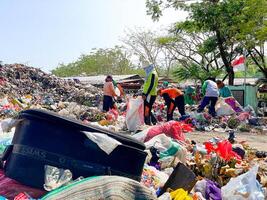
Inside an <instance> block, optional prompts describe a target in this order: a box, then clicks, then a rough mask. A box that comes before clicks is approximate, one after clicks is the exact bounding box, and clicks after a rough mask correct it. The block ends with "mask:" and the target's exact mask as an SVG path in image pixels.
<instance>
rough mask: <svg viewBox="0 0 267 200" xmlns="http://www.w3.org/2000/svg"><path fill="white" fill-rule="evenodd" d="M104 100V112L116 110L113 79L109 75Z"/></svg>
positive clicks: (105, 84)
mask: <svg viewBox="0 0 267 200" xmlns="http://www.w3.org/2000/svg"><path fill="white" fill-rule="evenodd" d="M103 91H104V98H103V111H105V112H108V111H109V110H110V109H113V108H116V106H115V101H114V97H116V96H117V95H116V93H115V89H114V85H113V78H112V76H111V75H108V76H107V77H106V79H105V83H104V88H103Z"/></svg>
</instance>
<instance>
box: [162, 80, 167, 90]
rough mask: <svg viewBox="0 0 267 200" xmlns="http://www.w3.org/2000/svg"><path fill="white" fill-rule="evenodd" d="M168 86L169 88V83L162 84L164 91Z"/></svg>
mask: <svg viewBox="0 0 267 200" xmlns="http://www.w3.org/2000/svg"><path fill="white" fill-rule="evenodd" d="M168 86H169V82H168V81H164V82H163V83H162V87H163V88H164V89H166V88H168Z"/></svg>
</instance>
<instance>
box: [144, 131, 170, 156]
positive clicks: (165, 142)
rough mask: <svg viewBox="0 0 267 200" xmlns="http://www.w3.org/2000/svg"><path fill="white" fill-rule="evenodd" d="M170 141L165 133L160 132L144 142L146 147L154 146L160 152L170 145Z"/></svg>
mask: <svg viewBox="0 0 267 200" xmlns="http://www.w3.org/2000/svg"><path fill="white" fill-rule="evenodd" d="M171 144H172V141H171V138H170V137H167V136H166V135H165V134H160V135H157V136H155V137H154V138H152V139H151V140H149V141H148V142H146V143H145V146H146V148H147V149H150V148H151V147H154V148H156V149H157V150H159V151H160V152H163V151H167V150H168V149H169V148H170V147H171Z"/></svg>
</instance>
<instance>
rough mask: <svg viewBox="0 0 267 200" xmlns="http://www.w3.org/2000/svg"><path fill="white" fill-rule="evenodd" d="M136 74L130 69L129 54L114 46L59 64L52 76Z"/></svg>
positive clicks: (95, 50)
mask: <svg viewBox="0 0 267 200" xmlns="http://www.w3.org/2000/svg"><path fill="white" fill-rule="evenodd" d="M133 72H138V70H136V69H134V68H133V67H132V63H131V61H130V59H129V54H128V53H127V52H126V51H124V50H123V49H122V47H119V46H116V47H114V48H110V49H93V50H92V51H91V52H90V53H89V54H87V55H81V56H80V57H79V58H78V60H77V61H75V62H72V63H69V64H60V65H59V66H58V67H57V68H56V69H55V70H53V71H52V73H53V74H55V75H57V76H61V77H67V76H79V75H82V74H84V75H97V74H129V73H133Z"/></svg>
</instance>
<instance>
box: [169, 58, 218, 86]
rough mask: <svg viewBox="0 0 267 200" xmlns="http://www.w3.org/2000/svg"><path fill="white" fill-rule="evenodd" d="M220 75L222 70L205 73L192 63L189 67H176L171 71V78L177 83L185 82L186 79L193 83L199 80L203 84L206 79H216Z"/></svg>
mask: <svg viewBox="0 0 267 200" xmlns="http://www.w3.org/2000/svg"><path fill="white" fill-rule="evenodd" d="M221 73H222V70H216V69H213V70H210V71H206V70H204V69H203V67H201V66H199V65H196V64H194V63H192V64H191V65H190V67H185V66H182V65H178V66H177V68H176V69H175V70H174V71H173V76H174V77H175V78H177V79H178V80H179V81H185V80H187V79H193V80H195V81H198V80H200V81H201V82H203V81H204V80H205V79H206V78H208V77H218V76H220V75H221Z"/></svg>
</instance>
